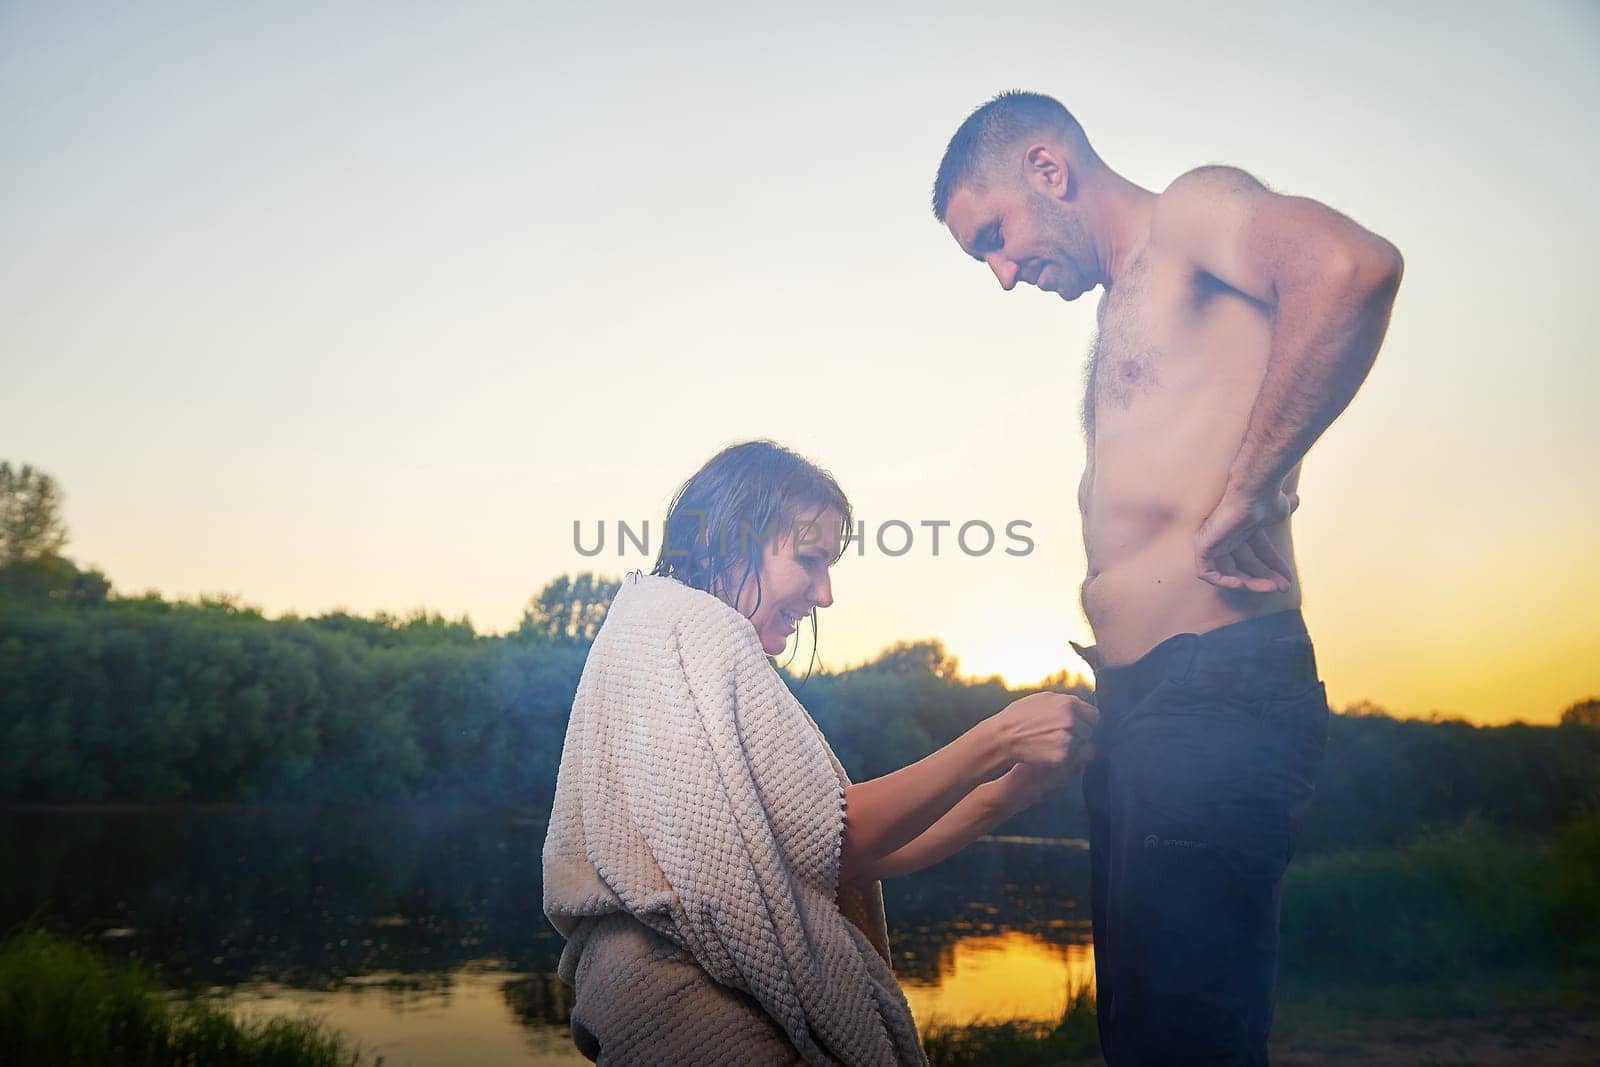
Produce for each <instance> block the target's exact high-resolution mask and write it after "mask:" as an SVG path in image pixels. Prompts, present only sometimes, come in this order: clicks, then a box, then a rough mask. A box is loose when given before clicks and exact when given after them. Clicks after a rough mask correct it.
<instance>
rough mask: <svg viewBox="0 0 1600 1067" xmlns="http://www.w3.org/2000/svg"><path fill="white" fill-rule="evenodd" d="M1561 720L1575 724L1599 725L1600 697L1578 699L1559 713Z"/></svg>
mask: <svg viewBox="0 0 1600 1067" xmlns="http://www.w3.org/2000/svg"><path fill="white" fill-rule="evenodd" d="M1561 721H1562V722H1563V723H1570V724H1573V725H1576V726H1595V727H1600V697H1590V698H1589V699H1588V700H1580V701H1578V702H1577V703H1576V704H1574V705H1572V707H1570V708H1568V709H1567V710H1566V711H1563V712H1562V713H1561Z"/></svg>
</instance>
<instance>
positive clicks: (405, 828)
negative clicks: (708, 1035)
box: [0, 808, 1092, 1067]
mask: <svg viewBox="0 0 1600 1067" xmlns="http://www.w3.org/2000/svg"><path fill="white" fill-rule="evenodd" d="M543 840H544V824H543V822H542V821H540V820H537V819H531V818H528V817H526V816H518V815H508V814H505V813H488V812H483V811H465V810H462V811H441V810H438V809H430V810H427V811H404V810H378V811H328V810H309V809H292V808H160V809H149V808H143V809H141V808H118V809H112V808H92V809H91V808H67V809H39V808H34V809H0V855H3V856H5V857H6V860H7V862H6V865H5V873H4V874H3V875H0V928H9V927H11V926H12V925H13V924H15V923H17V922H19V921H21V920H24V919H27V918H28V917H30V916H33V917H35V919H36V920H37V921H38V922H40V923H41V924H42V925H44V926H46V927H47V928H49V929H52V930H54V931H56V932H58V933H62V934H67V935H70V936H74V937H79V938H84V939H87V940H93V941H94V942H95V943H97V944H98V945H99V947H100V948H101V949H102V950H103V951H104V952H106V953H107V954H108V955H110V956H112V957H114V958H136V959H140V960H142V961H144V962H145V963H146V964H147V965H150V966H153V967H154V968H155V969H156V970H157V971H158V972H159V973H160V974H161V975H162V977H163V978H164V979H165V980H166V981H167V982H168V983H169V984H170V985H172V986H173V987H175V988H183V989H187V990H189V991H190V992H194V993H205V994H206V995H210V996H220V997H222V998H223V999H224V1001H225V1003H227V1004H229V1005H230V1006H232V1007H234V1008H237V1009H241V1010H246V1011H248V1012H252V1013H256V1014H262V1015H297V1014H302V1013H303V1012H305V1011H307V1010H309V1011H311V1012H313V1013H315V1014H317V1015H319V1016H321V1017H323V1018H325V1019H326V1020H327V1021H328V1022H329V1023H330V1024H332V1025H333V1026H335V1027H337V1028H339V1029H341V1030H343V1031H345V1032H346V1033H347V1034H349V1035H350V1036H351V1037H352V1038H354V1039H356V1040H357V1041H359V1042H360V1043H361V1044H362V1046H363V1047H365V1048H367V1049H370V1050H373V1051H376V1052H379V1053H381V1054H382V1055H383V1056H384V1058H385V1061H386V1063H388V1064H389V1065H391V1067H403V1065H407V1064H412V1065H415V1067H444V1065H447V1064H457V1063H475V1064H483V1065H485V1067H500V1065H504V1067H511V1065H528V1064H538V1063H567V1062H581V1057H578V1056H577V1053H576V1051H575V1050H574V1049H573V1048H572V1046H571V1040H570V1037H569V1035H568V1032H567V1026H566V1023H567V1017H568V1013H569V1012H570V1010H571V1003H572V1002H571V990H570V989H568V988H567V987H565V986H564V985H562V983H561V982H560V981H559V980H558V979H556V978H555V977H554V973H553V972H554V971H555V965H556V959H557V956H558V955H559V953H560V948H561V942H560V939H559V938H558V937H557V936H556V935H555V932H554V930H552V929H551V927H550V926H549V924H548V923H547V922H546V920H545V918H544V916H543V915H542V914H541V912H540V899H541V886H540V879H539V867H538V857H539V851H540V846H541V844H542V842H543ZM1078 845H1081V842H1074V841H1070V840H1060V839H1026V840H1015V839H1010V840H1007V839H1002V840H998V841H989V842H987V843H980V844H978V845H975V846H973V847H972V848H970V849H968V850H967V851H966V852H964V853H962V854H961V855H960V856H957V857H955V858H954V859H952V860H949V861H947V862H945V863H943V864H941V865H939V866H938V867H936V868H934V869H933V870H931V871H927V872H924V873H922V874H918V875H913V876H911V877H907V878H900V879H895V880H893V881H892V882H890V883H888V884H887V885H886V886H885V887H884V896H885V903H886V906H887V908H888V912H889V920H890V936H891V940H892V941H893V944H894V948H895V955H896V958H895V971H896V974H897V975H898V976H899V978H900V980H901V982H902V984H903V985H904V986H905V989H906V994H907V998H908V999H909V1000H910V1002H911V1006H912V1010H913V1012H914V1013H915V1014H916V1016H917V1018H918V1021H919V1022H926V1021H928V1020H929V1019H930V1018H932V1017H934V1016H938V1017H939V1018H940V1019H941V1020H943V1021H946V1022H951V1023H957V1024H960V1023H964V1022H970V1021H973V1020H975V1019H978V1018H988V1019H1004V1018H1022V1017H1026V1018H1050V1017H1052V1016H1054V1015H1056V1014H1058V1013H1059V1011H1060V1008H1061V1005H1062V1003H1063V1002H1064V1000H1065V997H1066V993H1067V989H1068V988H1069V985H1070V986H1072V987H1076V986H1078V985H1081V984H1085V983H1087V982H1088V981H1090V980H1091V978H1092V967H1091V964H1090V956H1089V947H1088V946H1089V923H1088V910H1087V907H1086V905H1084V904H1082V903H1080V902H1081V901H1083V900H1084V899H1085V897H1086V889H1087V885H1088V863H1087V855H1086V853H1085V852H1084V851H1083V850H1082V849H1081V847H1076V846H1078Z"/></svg>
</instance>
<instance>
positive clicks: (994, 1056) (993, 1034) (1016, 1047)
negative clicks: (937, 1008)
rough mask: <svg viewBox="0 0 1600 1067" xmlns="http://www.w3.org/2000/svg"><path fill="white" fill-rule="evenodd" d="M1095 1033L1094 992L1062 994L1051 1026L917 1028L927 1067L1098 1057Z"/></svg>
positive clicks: (1024, 1064) (934, 1024)
mask: <svg viewBox="0 0 1600 1067" xmlns="http://www.w3.org/2000/svg"><path fill="white" fill-rule="evenodd" d="M1095 1027H1096V1023H1095V1011H1094V992H1093V991H1092V990H1090V989H1075V990H1071V991H1069V992H1068V994H1067V1006H1066V1009H1065V1010H1064V1011H1063V1012H1062V1014H1061V1018H1060V1019H1059V1020H1057V1021H1056V1022H1054V1023H1050V1022H1032V1021H1026V1020H1022V1021H1018V1020H1011V1021H1006V1022H979V1023H973V1024H971V1025H968V1026H948V1025H945V1024H943V1023H940V1022H939V1021H938V1020H932V1021H930V1022H929V1023H928V1025H926V1026H924V1027H923V1028H922V1048H923V1051H924V1052H926V1053H927V1054H928V1063H929V1065H930V1067H962V1065H965V1064H1014V1065H1016V1067H1031V1065H1033V1064H1047V1063H1059V1062H1060V1061H1062V1060H1079V1059H1085V1058H1087V1057H1091V1056H1095V1055H1098V1054H1099V1052H1100V1038H1099V1035H1098V1033H1097V1031H1096V1029H1095Z"/></svg>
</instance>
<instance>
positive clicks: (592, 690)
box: [544, 575, 926, 1067]
mask: <svg viewBox="0 0 1600 1067" xmlns="http://www.w3.org/2000/svg"><path fill="white" fill-rule="evenodd" d="M848 784H849V779H848V778H846V776H845V773H844V770H843V768H841V767H840V766H839V762H838V760H837V759H836V758H835V757H834V755H833V752H832V750H831V749H830V748H829V747H828V744H827V742H826V741H825V740H824V739H823V737H822V734H821V732H820V731H819V730H818V729H817V727H816V724H815V723H814V722H813V721H812V720H811V717H810V715H808V714H807V713H806V710H805V709H804V708H803V707H801V706H800V704H799V702H798V701H796V700H795V699H794V697H793V695H791V694H790V692H789V690H788V687H787V686H785V685H784V683H783V680H782V679H781V678H780V677H779V676H778V674H777V672H776V670H775V669H774V668H773V666H772V664H771V663H770V662H769V661H768V659H767V656H766V653H765V652H764V651H763V650H762V648H761V644H760V641H759V640H758V638H757V636H756V632H755V629H754V627H752V626H751V625H750V622H749V620H747V619H746V618H744V616H742V615H740V614H739V613H738V612H736V611H734V610H733V609H732V608H730V607H728V606H727V605H726V604H724V603H722V602H721V601H720V600H718V599H717V598H715V597H713V596H711V595H710V594H708V593H704V592H701V591H699V590H695V589H690V588H689V587H687V586H685V585H683V584H682V583H680V582H677V581H675V580H673V579H670V578H657V577H647V576H643V575H630V576H629V577H628V578H627V579H625V580H624V581H623V584H622V589H621V591H620V592H619V593H618V594H617V597H616V599H615V600H614V601H613V602H612V605H611V609H610V612H609V614H608V615H607V617H606V621H605V624H604V625H603V626H602V627H601V629H600V633H599V635H598V636H597V637H596V638H595V642H594V646H593V648H592V650H591V651H590V653H589V659H588V662H587V663H586V664H585V665H584V670H583V676H582V679H581V680H580V681H579V683H578V691H577V696H576V698H575V699H574V701H573V706H572V718H571V721H570V722H569V724H568V726H567V737H566V744H565V746H564V748H563V750H562V754H561V769H560V771H559V773H558V775H557V779H556V799H555V807H554V809H553V810H552V812H551V816H550V829H549V833H548V836H547V837H546V838H545V844H544V910H545V914H546V915H548V916H549V917H550V920H551V922H553V923H554V924H555V926H556V928H557V929H558V930H560V931H561V933H562V935H563V936H564V937H566V938H567V946H566V950H565V951H564V952H563V954H562V958H561V975H562V977H563V979H565V980H566V981H568V982H572V983H574V984H575V986H576V988H577V998H576V1003H575V1007H574V1013H573V1031H574V1036H575V1038H576V1039H577V1041H578V1044H579V1046H580V1048H583V1049H584V1050H585V1052H586V1053H588V1054H589V1055H590V1056H591V1057H593V1056H595V1055H598V1056H599V1057H600V1059H601V1061H602V1062H603V1063H616V1064H631V1063H664V1064H677V1065H682V1067H688V1065H691V1064H694V1065H698V1064H718V1063H726V1064H730V1065H731V1064H741V1065H743V1064H751V1063H768V1062H783V1061H788V1062H795V1061H803V1062H805V1063H811V1064H835V1063H844V1064H850V1065H857V1064H861V1065H865V1064H883V1065H894V1064H923V1063H925V1062H926V1060H925V1058H924V1056H923V1054H922V1049H921V1045H920V1043H919V1042H918V1040H917V1033H916V1026H915V1024H914V1022H913V1021H912V1018H911V1013H910V1010H909V1009H908V1008H907V1006H906V1001H905V997H904V995H903V994H902V993H901V991H900V987H899V985H898V984H897V983H896V982H895V979H894V975H893V974H892V973H891V971H890V967H889V957H888V933H887V930H886V928H885V925H884V918H883V895H882V892H881V890H880V888H879V886H878V885H877V884H876V883H873V884H872V885H871V886H870V887H869V888H868V889H867V890H865V891H847V892H846V893H845V894H844V896H843V897H842V898H841V897H840V894H839V892H838V877H839V850H840V845H841V843H842V840H843V833H844V788H845V786H846V785H848ZM846 911H849V912H850V913H851V918H850V919H847V918H846V916H845V912H846ZM621 916H629V917H631V920H624V919H621V918H620V917H621ZM852 919H853V920H854V921H852ZM686 976H687V977H686ZM776 1049H782V1050H783V1054H782V1055H777V1054H776V1053H775V1051H774V1050H776Z"/></svg>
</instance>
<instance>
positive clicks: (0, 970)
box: [0, 930, 383, 1067]
mask: <svg viewBox="0 0 1600 1067" xmlns="http://www.w3.org/2000/svg"><path fill="white" fill-rule="evenodd" d="M367 1062H369V1061H368V1060H367V1058H366V1057H365V1056H364V1055H363V1054H362V1053H361V1052H360V1051H359V1050H357V1049H353V1048H351V1047H349V1043H348V1042H347V1041H346V1040H345V1039H343V1038H341V1037H340V1036H338V1035H336V1034H333V1033H331V1032H329V1031H328V1030H326V1029H325V1028H324V1027H323V1026H322V1025H321V1024H319V1023H316V1022H314V1021H311V1020H289V1019H273V1020H270V1021H266V1022H259V1021H250V1022H244V1023H241V1022H237V1021H235V1020H234V1019H233V1018H232V1017H231V1016H229V1015H227V1014H225V1013H224V1012H221V1011H218V1010H217V1009H216V1008H214V1007H211V1006H209V1005H205V1004H199V1003H188V1004H180V1005H173V1004H169V1003H168V1002H167V1001H166V999H164V998H163V996H162V995H161V991H160V989H159V987H158V986H157V985H156V984H155V983H154V982H153V981H152V980H151V978H150V977H149V976H148V975H147V974H145V973H144V971H143V970H142V969H140V968H139V967H137V966H129V967H113V966H111V965H110V964H108V963H106V962H105V961H104V960H102V959H100V958H99V957H98V956H96V955H95V954H94V953H93V952H91V951H89V950H88V949H87V948H85V947H83V946H82V945H79V944H76V943H74V942H71V941H65V940H62V939H60V938H57V937H54V936H52V935H50V934H47V933H44V932H42V931H38V930H27V931H23V932H21V933H18V934H14V935H12V936H11V937H8V938H7V939H6V940H5V941H4V942H3V943H0V1063H4V1064H8V1065H11V1067H57V1065H60V1064H69V1063H70V1064H74V1065H80V1067H98V1065H105V1067H113V1065H115V1067H210V1065H218V1067H223V1065H226V1067H360V1065H362V1064H365V1063H367ZM370 1062H371V1063H373V1064H374V1065H378V1064H382V1063H383V1058H382V1057H375V1058H374V1059H373V1060H371V1061H370Z"/></svg>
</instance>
